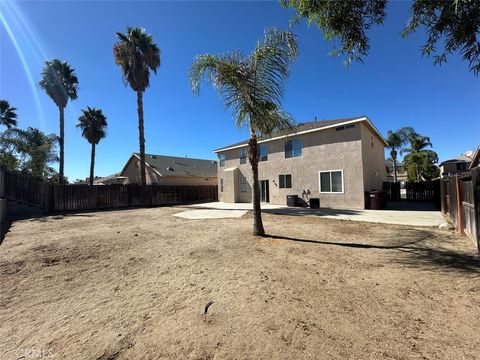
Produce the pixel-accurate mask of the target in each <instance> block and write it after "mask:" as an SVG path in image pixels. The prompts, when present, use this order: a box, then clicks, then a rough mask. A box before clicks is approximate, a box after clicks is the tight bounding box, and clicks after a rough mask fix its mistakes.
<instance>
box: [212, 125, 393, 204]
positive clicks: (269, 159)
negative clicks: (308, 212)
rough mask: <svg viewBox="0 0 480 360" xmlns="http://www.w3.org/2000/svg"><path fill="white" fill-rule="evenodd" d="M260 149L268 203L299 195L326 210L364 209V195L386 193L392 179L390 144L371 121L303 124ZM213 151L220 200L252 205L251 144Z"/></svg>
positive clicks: (266, 141)
mask: <svg viewBox="0 0 480 360" xmlns="http://www.w3.org/2000/svg"><path fill="white" fill-rule="evenodd" d="M258 144H259V157H260V162H259V166H258V171H259V180H260V195H261V200H262V201H263V202H269V203H272V204H286V202H287V200H286V199H287V196H288V195H298V197H299V198H300V199H302V198H303V200H305V201H306V202H308V200H309V199H310V198H317V199H320V206H321V207H331V208H351V209H363V208H364V207H365V191H371V190H381V189H382V183H383V182H384V181H386V179H387V174H386V169H385V156H384V149H385V147H386V146H387V143H386V141H385V139H384V138H383V137H382V135H381V134H380V133H379V131H378V130H377V129H376V128H375V126H374V125H373V124H372V122H371V121H370V120H369V119H368V117H366V116H363V117H356V118H348V119H336V120H326V121H314V122H308V123H303V124H299V125H298V126H296V127H295V129H294V130H293V131H292V132H291V133H287V134H281V135H273V136H272V137H268V138H260V139H259V140H258ZM214 151H215V153H217V155H218V160H219V161H218V192H219V200H220V201H223V202H251V201H252V170H251V166H250V164H249V161H248V156H247V151H248V141H243V142H240V143H237V144H233V145H229V146H225V147H223V148H220V149H217V150H214Z"/></svg>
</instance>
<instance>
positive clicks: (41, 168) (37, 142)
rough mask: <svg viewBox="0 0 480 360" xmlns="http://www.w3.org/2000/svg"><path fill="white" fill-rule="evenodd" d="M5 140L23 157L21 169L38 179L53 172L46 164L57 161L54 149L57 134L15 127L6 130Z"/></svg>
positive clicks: (44, 177)
mask: <svg viewBox="0 0 480 360" xmlns="http://www.w3.org/2000/svg"><path fill="white" fill-rule="evenodd" d="M5 140H6V141H7V142H8V143H9V144H11V145H12V146H13V148H14V149H15V151H16V152H17V153H18V154H20V155H21V157H22V158H23V161H22V166H21V167H22V168H23V171H25V172H27V173H29V174H30V175H31V176H33V177H36V178H39V179H46V178H47V177H48V175H49V174H51V173H52V172H53V170H52V169H51V168H50V167H49V166H48V165H49V164H50V163H51V162H56V161H58V156H57V153H56V149H55V147H56V144H57V141H58V137H57V135H55V134H44V133H43V132H42V131H40V130H39V129H36V128H32V127H29V128H27V129H26V130H22V129H17V128H15V129H10V130H8V133H7V134H6V137H5Z"/></svg>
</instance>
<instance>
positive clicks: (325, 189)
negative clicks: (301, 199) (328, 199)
mask: <svg viewBox="0 0 480 360" xmlns="http://www.w3.org/2000/svg"><path fill="white" fill-rule="evenodd" d="M318 182H319V189H320V192H321V193H329V194H343V193H344V185H343V170H327V171H319V172H318Z"/></svg>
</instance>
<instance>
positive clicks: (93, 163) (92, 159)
mask: <svg viewBox="0 0 480 360" xmlns="http://www.w3.org/2000/svg"><path fill="white" fill-rule="evenodd" d="M94 169H95V143H94V142H92V154H91V157H90V186H93V176H94Z"/></svg>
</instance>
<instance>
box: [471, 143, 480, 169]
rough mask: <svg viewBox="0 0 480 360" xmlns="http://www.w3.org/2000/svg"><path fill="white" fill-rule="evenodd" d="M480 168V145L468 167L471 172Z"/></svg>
mask: <svg viewBox="0 0 480 360" xmlns="http://www.w3.org/2000/svg"><path fill="white" fill-rule="evenodd" d="M479 166H480V145H479V146H477V150H475V152H474V153H473V155H472V162H471V163H470V166H469V167H468V169H469V170H471V169H473V168H476V167H479Z"/></svg>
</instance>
